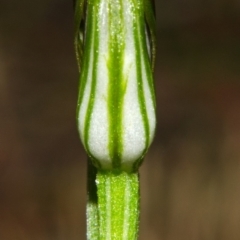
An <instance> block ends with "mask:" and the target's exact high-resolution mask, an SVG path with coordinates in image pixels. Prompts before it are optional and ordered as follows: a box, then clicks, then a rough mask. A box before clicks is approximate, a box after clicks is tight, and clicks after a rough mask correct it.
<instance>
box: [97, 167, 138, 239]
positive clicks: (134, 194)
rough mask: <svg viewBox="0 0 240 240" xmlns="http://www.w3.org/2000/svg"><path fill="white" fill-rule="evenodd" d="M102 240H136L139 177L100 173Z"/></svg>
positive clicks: (106, 172)
mask: <svg viewBox="0 0 240 240" xmlns="http://www.w3.org/2000/svg"><path fill="white" fill-rule="evenodd" d="M97 189H98V201H99V202H98V204H99V206H98V208H99V216H100V218H99V230H100V233H99V236H100V238H99V240H111V239H114V240H135V239H137V236H138V222H139V180H138V174H137V173H126V172H119V173H116V172H113V171H99V172H98V174H97Z"/></svg>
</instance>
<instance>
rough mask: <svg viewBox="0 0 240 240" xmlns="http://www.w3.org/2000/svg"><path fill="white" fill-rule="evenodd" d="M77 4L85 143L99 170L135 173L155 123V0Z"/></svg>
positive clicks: (79, 117)
mask: <svg viewBox="0 0 240 240" xmlns="http://www.w3.org/2000/svg"><path fill="white" fill-rule="evenodd" d="M76 4H78V6H79V7H78V8H76V9H78V10H77V12H76V14H75V19H76V26H77V28H76V39H75V44H76V49H77V55H78V61H79V64H80V65H81V76H80V89H79V99H78V110H77V121H78V129H79V132H80V137H81V140H82V142H83V145H84V147H85V149H86V151H87V153H88V155H89V156H90V158H91V159H92V161H93V163H94V165H95V166H96V167H97V168H99V169H103V170H112V169H119V170H124V171H134V170H136V169H137V167H138V166H139V164H140V162H141V160H142V158H143V157H144V155H145V153H146V151H147V149H148V147H149V145H150V144H151V142H152V140H153V137H154V131H155V125H156V117H155V96H154V87H153V77H152V62H153V58H154V55H155V54H154V52H155V48H154V43H155V38H154V33H153V29H154V26H153V25H154V16H153V15H154V14H153V6H152V1H151V0H78V1H77V3H76ZM81 24H82V25H84V31H83V32H82V31H80V26H81ZM82 53H83V54H82Z"/></svg>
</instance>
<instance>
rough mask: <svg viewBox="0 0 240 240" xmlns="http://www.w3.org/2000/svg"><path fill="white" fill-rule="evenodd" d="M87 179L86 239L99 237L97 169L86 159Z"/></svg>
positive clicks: (96, 239)
mask: <svg viewBox="0 0 240 240" xmlns="http://www.w3.org/2000/svg"><path fill="white" fill-rule="evenodd" d="M87 175H88V176H87V177H88V181H87V193H88V199H87V239H89V240H98V239H99V214H98V196H97V186H96V176H97V169H96V167H94V166H93V165H92V163H91V161H90V159H88V174H87Z"/></svg>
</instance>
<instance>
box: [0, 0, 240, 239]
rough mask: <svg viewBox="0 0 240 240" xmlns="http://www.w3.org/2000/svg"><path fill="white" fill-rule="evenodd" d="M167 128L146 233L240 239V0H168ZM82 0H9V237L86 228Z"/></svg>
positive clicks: (4, 18)
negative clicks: (79, 112) (78, 113)
mask: <svg viewBox="0 0 240 240" xmlns="http://www.w3.org/2000/svg"><path fill="white" fill-rule="evenodd" d="M156 10H157V21H158V24H157V33H158V55H157V63H156V71H155V82H156V93H157V101H158V113H157V117H158V128H157V132H156V138H155V141H154V143H153V145H152V147H151V148H150V151H149V153H148V155H147V157H146V159H145V162H144V164H143V166H142V167H141V170H140V172H141V209H142V211H141V213H142V214H141V228H140V238H139V239H140V240H146V239H147V240H186V239H188V240H215V239H216V240H229V239H231V240H239V239H240V230H239V229H240V27H239V26H240V1H239V0H208V1H206V0H159V1H156ZM77 88H78V70H77V64H76V60H75V55H74V48H73V4H72V1H71V0H68V1H67V0H51V1H49V0H34V1H30V0H22V1H17V0H1V1H0V239H1V240H77V239H85V202H86V187H85V185H86V155H85V153H84V151H83V148H82V146H81V143H80V140H79V138H78V134H77V129H76V123H75V109H76V100H77Z"/></svg>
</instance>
